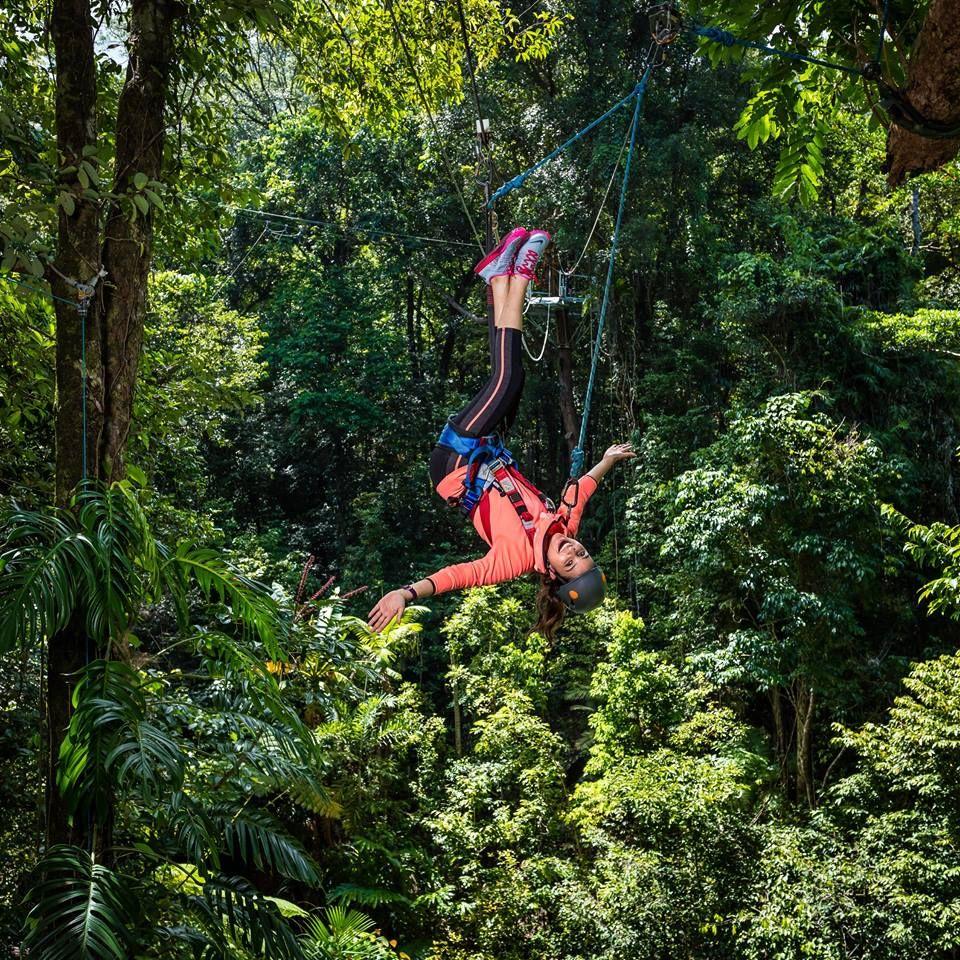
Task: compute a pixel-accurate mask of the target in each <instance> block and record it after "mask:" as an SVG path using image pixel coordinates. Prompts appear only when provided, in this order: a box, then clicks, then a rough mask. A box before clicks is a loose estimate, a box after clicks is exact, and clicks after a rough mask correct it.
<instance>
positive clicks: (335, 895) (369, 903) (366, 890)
mask: <svg viewBox="0 0 960 960" xmlns="http://www.w3.org/2000/svg"><path fill="white" fill-rule="evenodd" d="M327 898H328V899H329V900H330V901H331V902H332V903H337V902H344V903H359V904H361V905H363V906H365V907H379V906H382V905H383V904H385V903H403V904H406V905H408V906H409V905H410V899H409V897H406V896H404V895H403V894H402V893H397V892H396V891H395V890H382V889H381V888H379V887H361V886H357V884H355V883H340V884H337V886H335V887H334V888H333V889H332V890H331V891H330V892H329V893H328V894H327Z"/></svg>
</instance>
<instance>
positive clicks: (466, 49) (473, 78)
mask: <svg viewBox="0 0 960 960" xmlns="http://www.w3.org/2000/svg"><path fill="white" fill-rule="evenodd" d="M457 17H458V19H459V20H460V36H461V37H462V39H463V53H464V56H465V57H466V59H467V70H468V71H469V73H470V87H471V89H472V90H473V105H474V107H475V108H476V111H477V123H478V124H479V125H480V126H479V127H478V129H480V130H482V129H483V120H484V116H483V107H481V106H480V88H479V87H478V86H477V75H476V72H475V71H474V69H473V54H472V52H471V49H470V35H469V33H468V32H467V18H466V17H465V16H464V13H463V2H462V0H457ZM479 142H480V150H481V151H482V153H483V155H484V159H485V160H486V161H487V165H488V166H489V168H490V169H491V170H492V169H493V156H492V154H491V153H490V152H489V148H488V147H487V144H486V142H485V140H484V138H483V137H480V138H479Z"/></svg>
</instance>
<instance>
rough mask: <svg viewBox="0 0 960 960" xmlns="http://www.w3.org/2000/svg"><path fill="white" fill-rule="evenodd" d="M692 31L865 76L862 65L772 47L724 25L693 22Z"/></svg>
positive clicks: (728, 44)
mask: <svg viewBox="0 0 960 960" xmlns="http://www.w3.org/2000/svg"><path fill="white" fill-rule="evenodd" d="M690 31H691V33H693V34H694V35H695V36H698V37H703V38H704V39H705V40H712V41H713V42H714V43H719V44H721V45H722V46H724V47H734V46H736V47H745V48H747V49H749V50H756V51H758V52H759V53H763V54H766V55H767V56H771V57H781V58H782V59H784V60H796V61H799V62H802V63H812V64H815V65H816V66H818V67H827V68H828V69H830V70H839V71H840V72H841V73H849V74H852V75H853V76H857V77H859V76H863V69H862V68H861V67H850V66H847V65H846V64H845V63H835V62H834V61H832V60H821V59H820V58H819V57H811V56H809V55H808V54H805V53H797V52H796V51H794V50H782V49H780V48H779V47H771V46H768V45H767V44H765V43H760V41H759V40H744V39H743V38H742V37H738V36H737V35H736V34H734V33H731V32H730V31H729V30H724V29H723V28H722V27H701V26H698V25H697V24H691V26H690Z"/></svg>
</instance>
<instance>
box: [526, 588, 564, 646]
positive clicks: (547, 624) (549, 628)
mask: <svg viewBox="0 0 960 960" xmlns="http://www.w3.org/2000/svg"><path fill="white" fill-rule="evenodd" d="M566 613H567V608H566V606H565V605H564V602H563V601H562V600H561V599H560V598H559V597H558V596H557V581H556V580H552V579H551V578H550V577H549V576H548V575H547V574H545V573H544V574H541V575H540V590H539V591H538V592H537V622H536V623H535V624H534V625H533V626H532V627H531V628H530V632H531V633H533V632H534V631H536V632H537V633H541V634H543V636H544V637H545V638H546V641H547V643H553V638H554V636H555V635H556V632H557V631H558V630H559V629H560V625H561V624H562V623H563V618H564V617H565V616H566Z"/></svg>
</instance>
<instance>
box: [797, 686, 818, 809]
mask: <svg viewBox="0 0 960 960" xmlns="http://www.w3.org/2000/svg"><path fill="white" fill-rule="evenodd" d="M813 700H814V696H813V688H812V687H811V686H810V685H809V683H807V682H806V681H805V680H804V679H803V678H802V677H801V678H800V679H799V680H797V681H795V683H794V703H795V705H796V713H797V797H798V799H799V798H803V799H805V800H806V802H807V806H808V807H810V808H811V809H813V808H814V807H815V806H816V805H817V794H816V785H815V784H814V782H813Z"/></svg>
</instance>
